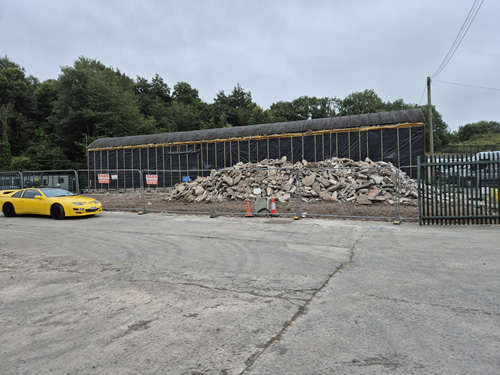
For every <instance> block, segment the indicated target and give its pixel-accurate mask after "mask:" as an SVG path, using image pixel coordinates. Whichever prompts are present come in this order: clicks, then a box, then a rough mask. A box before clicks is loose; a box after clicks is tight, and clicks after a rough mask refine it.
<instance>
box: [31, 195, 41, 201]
mask: <svg viewBox="0 0 500 375" xmlns="http://www.w3.org/2000/svg"><path fill="white" fill-rule="evenodd" d="M33 198H35V199H40V200H42V199H43V197H42V196H41V195H35V196H34V197H33Z"/></svg>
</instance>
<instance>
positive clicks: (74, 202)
mask: <svg viewBox="0 0 500 375" xmlns="http://www.w3.org/2000/svg"><path fill="white" fill-rule="evenodd" d="M0 207H1V209H2V211H3V214H4V215H5V216H7V217H12V216H16V215H24V214H31V215H47V216H52V218H54V219H56V220H60V219H63V218H64V217H66V216H91V215H95V214H99V213H101V212H102V204H101V202H99V201H96V200H95V199H92V198H89V197H82V196H80V195H76V194H73V193H72V192H70V191H67V190H65V189H60V188H39V189H21V190H3V191H0Z"/></svg>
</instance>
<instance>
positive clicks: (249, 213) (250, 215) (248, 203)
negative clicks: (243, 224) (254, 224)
mask: <svg viewBox="0 0 500 375" xmlns="http://www.w3.org/2000/svg"><path fill="white" fill-rule="evenodd" d="M245 217H253V215H252V209H251V208H250V201H249V200H248V199H247V214H246V215H245Z"/></svg>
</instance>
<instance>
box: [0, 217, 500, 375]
mask: <svg viewBox="0 0 500 375" xmlns="http://www.w3.org/2000/svg"><path fill="white" fill-rule="evenodd" d="M499 229H500V228H499V227H498V226H456V227H452V226H448V227H419V226H418V225H417V224H414V223H403V224H402V225H400V226H395V225H393V224H392V223H381V222H354V221H335V220H319V219H305V220H300V221H293V220H291V219H288V218H228V217H219V218H215V219H211V218H208V217H193V216H170V215H160V214H147V215H137V214H131V213H109V212H105V213H103V214H101V215H99V216H97V217H94V218H79V219H73V220H63V221H54V220H52V219H50V218H43V217H16V218H5V217H3V216H0V301H1V304H0V368H1V370H0V372H1V373H2V374H3V375H7V374H30V375H31V374H191V375H195V374H197V375H200V374H301V375H302V374H387V373H390V374H498V373H500V245H499V243H500V231H499Z"/></svg>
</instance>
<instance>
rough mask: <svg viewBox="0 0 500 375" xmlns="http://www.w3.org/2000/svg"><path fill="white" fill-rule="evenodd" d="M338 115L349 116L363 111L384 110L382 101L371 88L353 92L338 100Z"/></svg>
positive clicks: (374, 111)
mask: <svg viewBox="0 0 500 375" xmlns="http://www.w3.org/2000/svg"><path fill="white" fill-rule="evenodd" d="M338 105H339V115H340V116H351V115H361V114H364V113H376V112H382V111H384V110H385V107H384V102H383V101H382V99H380V97H379V96H378V95H377V94H375V92H374V91H373V90H365V91H363V92H353V93H352V94H350V95H348V96H347V97H346V98H345V99H343V100H340V101H339V102H338Z"/></svg>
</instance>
